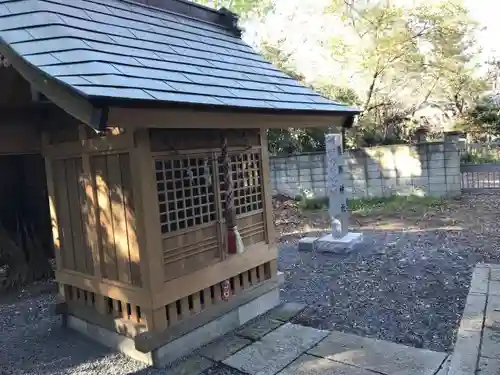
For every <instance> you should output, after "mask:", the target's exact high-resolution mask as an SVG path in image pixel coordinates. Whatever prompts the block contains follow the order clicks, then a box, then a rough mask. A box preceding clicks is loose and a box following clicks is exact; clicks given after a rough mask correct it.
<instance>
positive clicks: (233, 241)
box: [221, 133, 244, 300]
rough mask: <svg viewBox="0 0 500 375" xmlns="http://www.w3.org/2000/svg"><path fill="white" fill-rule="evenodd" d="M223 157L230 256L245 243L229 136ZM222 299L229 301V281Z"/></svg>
mask: <svg viewBox="0 0 500 375" xmlns="http://www.w3.org/2000/svg"><path fill="white" fill-rule="evenodd" d="M221 157H222V174H223V176H224V190H225V196H224V205H225V218H226V229H227V231H226V233H227V237H226V243H227V252H228V254H235V253H242V252H243V250H244V248H243V241H242V239H241V235H240V233H239V232H238V228H237V227H236V211H235V207H234V192H233V176H232V166H231V157H230V156H229V150H228V142H227V134H226V133H224V134H223V136H222V144H221ZM221 287H222V298H223V299H224V300H227V299H229V294H230V293H229V291H230V290H231V286H230V282H229V280H224V281H223V282H222V283H221Z"/></svg>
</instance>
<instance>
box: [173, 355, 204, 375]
mask: <svg viewBox="0 0 500 375" xmlns="http://www.w3.org/2000/svg"><path fill="white" fill-rule="evenodd" d="M213 365H214V363H213V362H212V361H210V360H208V359H206V358H203V357H201V356H199V355H193V356H190V357H188V358H186V359H183V360H181V361H179V362H177V363H174V364H172V366H171V367H168V369H167V374H168V375H199V374H201V373H202V372H203V371H205V370H207V369H209V368H210V367H212V366H213Z"/></svg>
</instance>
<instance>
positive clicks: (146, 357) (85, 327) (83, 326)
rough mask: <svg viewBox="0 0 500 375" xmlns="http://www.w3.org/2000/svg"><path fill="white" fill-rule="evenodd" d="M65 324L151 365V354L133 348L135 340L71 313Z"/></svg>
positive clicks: (152, 362)
mask: <svg viewBox="0 0 500 375" xmlns="http://www.w3.org/2000/svg"><path fill="white" fill-rule="evenodd" d="M67 326H68V328H71V329H73V330H75V331H77V332H79V333H81V334H83V335H85V336H87V337H89V338H90V339H92V340H94V341H97V342H99V343H101V344H102V345H104V346H106V347H108V348H111V349H114V350H116V351H118V352H120V353H123V354H125V355H126V356H129V357H131V358H133V359H135V360H136V361H139V362H144V363H147V364H148V365H153V364H154V361H153V354H152V353H142V352H140V351H138V350H137V349H136V348H135V341H134V339H131V338H130V337H125V336H123V335H120V334H118V333H116V332H112V331H110V330H107V329H105V328H102V327H99V326H98V325H96V324H92V323H88V322H86V321H84V320H82V319H80V318H77V317H75V316H72V315H68V316H67Z"/></svg>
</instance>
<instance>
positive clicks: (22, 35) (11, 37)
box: [2, 30, 33, 43]
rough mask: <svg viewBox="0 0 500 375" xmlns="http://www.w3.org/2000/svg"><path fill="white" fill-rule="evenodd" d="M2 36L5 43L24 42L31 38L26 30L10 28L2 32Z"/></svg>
mask: <svg viewBox="0 0 500 375" xmlns="http://www.w3.org/2000/svg"><path fill="white" fill-rule="evenodd" d="M2 38H3V39H4V40H5V41H6V42H7V43H17V42H24V41H27V40H31V39H33V37H32V36H31V34H30V33H29V32H27V31H26V30H10V31H4V32H2Z"/></svg>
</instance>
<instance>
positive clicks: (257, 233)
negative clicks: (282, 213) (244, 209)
mask: <svg viewBox="0 0 500 375" xmlns="http://www.w3.org/2000/svg"><path fill="white" fill-rule="evenodd" d="M237 221H238V231H239V232H240V234H241V238H242V240H243V244H244V245H245V246H252V245H255V244H258V243H259V242H262V241H265V240H266V227H265V221H264V212H263V211H262V210H261V211H260V212H258V213H256V214H253V215H246V216H244V217H239V218H238V219H237Z"/></svg>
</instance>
